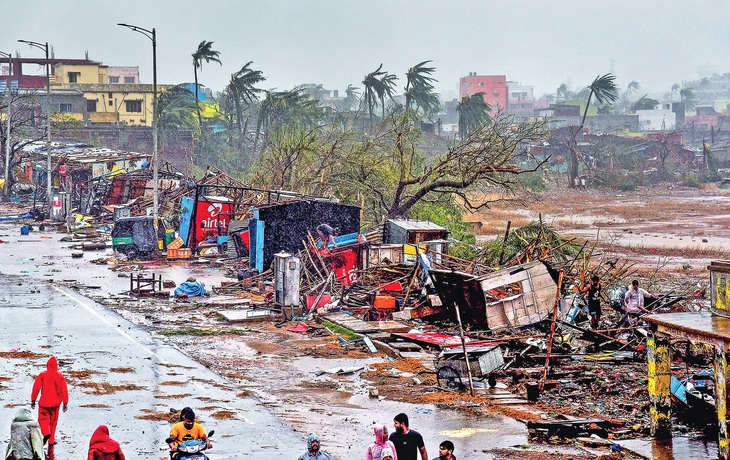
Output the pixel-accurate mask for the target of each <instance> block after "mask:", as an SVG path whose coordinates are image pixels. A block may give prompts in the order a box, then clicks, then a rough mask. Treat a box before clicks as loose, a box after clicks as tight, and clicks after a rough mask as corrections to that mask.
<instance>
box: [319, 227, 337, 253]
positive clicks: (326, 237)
mask: <svg viewBox="0 0 730 460" xmlns="http://www.w3.org/2000/svg"><path fill="white" fill-rule="evenodd" d="M317 234H318V235H319V239H320V241H322V247H323V248H326V247H328V246H329V245H330V243H332V246H334V247H337V243H335V229H334V228H332V227H330V226H329V225H327V224H320V225H318V226H317Z"/></svg>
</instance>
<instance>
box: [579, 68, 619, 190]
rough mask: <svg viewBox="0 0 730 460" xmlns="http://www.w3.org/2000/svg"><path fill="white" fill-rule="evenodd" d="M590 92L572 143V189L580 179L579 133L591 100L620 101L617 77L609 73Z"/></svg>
mask: <svg viewBox="0 0 730 460" xmlns="http://www.w3.org/2000/svg"><path fill="white" fill-rule="evenodd" d="M586 89H587V90H588V101H587V102H586V108H585V110H584V111H583V118H582V119H581V122H580V126H578V127H577V129H576V130H575V131H572V132H571V134H572V136H571V142H570V163H571V164H570V178H569V180H570V184H569V185H570V187H574V186H575V179H576V178H577V177H578V173H579V171H578V168H579V164H578V139H577V136H578V133H579V132H580V131H581V130H582V129H583V125H585V122H586V116H587V115H588V107H590V105H591V99H592V98H593V96H596V101H598V103H599V104H606V103H609V102H614V101H615V100H616V99H618V88H617V87H616V76H615V75H612V74H610V73H607V74H605V75H603V76H600V75H599V76H597V77H596V79H595V80H593V83H591V84H590V85H589V86H588V87H587V88H586Z"/></svg>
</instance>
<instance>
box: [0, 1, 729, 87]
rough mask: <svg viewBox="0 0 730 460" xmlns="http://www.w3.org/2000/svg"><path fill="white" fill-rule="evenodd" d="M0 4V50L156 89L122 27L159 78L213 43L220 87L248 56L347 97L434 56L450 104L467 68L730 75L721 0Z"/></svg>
mask: <svg viewBox="0 0 730 460" xmlns="http://www.w3.org/2000/svg"><path fill="white" fill-rule="evenodd" d="M0 11H1V12H2V13H0V14H1V15H2V17H3V19H2V21H0V22H1V23H2V26H0V51H5V52H12V53H15V52H16V51H20V52H21V55H22V56H24V57H30V56H37V55H38V54H39V53H40V51H38V50H35V49H32V48H30V47H28V46H27V45H23V44H20V43H17V41H16V40H17V39H26V40H33V41H39V42H45V41H48V42H49V43H50V44H51V45H52V46H53V47H54V49H55V55H56V57H58V58H61V57H65V58H83V57H84V53H85V52H86V51H88V52H89V56H90V57H91V58H92V59H95V60H99V61H102V62H103V63H105V64H107V65H132V66H139V68H140V73H141V77H142V80H143V82H148V83H151V82H152V65H151V46H150V43H149V41H147V39H145V38H144V37H142V36H141V35H139V34H135V33H134V32H132V31H129V30H127V29H123V28H122V27H118V26H116V23H118V22H127V23H131V24H135V25H139V26H142V27H146V28H150V29H151V28H152V27H155V28H156V29H157V34H158V81H159V82H160V83H181V82H184V81H192V80H193V70H192V58H191V56H190V55H191V53H192V52H193V51H194V50H195V49H196V48H197V45H198V43H200V42H201V41H202V40H209V41H213V42H215V43H214V49H216V50H218V51H220V52H221V60H222V62H223V65H222V66H219V65H218V64H210V65H204V66H203V69H202V72H201V73H200V76H199V79H200V82H201V83H203V84H205V85H206V86H209V87H211V88H212V89H214V90H216V91H218V90H221V89H223V87H224V86H225V84H226V83H227V81H228V79H229V78H230V74H231V73H232V72H234V71H236V70H238V69H239V68H240V67H241V66H242V65H243V64H245V63H246V62H247V61H253V62H254V64H253V68H255V69H259V70H261V71H263V73H264V75H265V76H266V77H267V81H266V82H264V84H263V85H262V86H263V87H264V88H265V89H270V88H278V89H280V90H284V89H290V88H292V87H293V86H295V85H298V84H301V83H322V84H323V85H324V86H325V88H328V89H339V90H340V91H341V92H342V91H343V90H344V89H345V88H346V87H347V85H348V84H350V83H352V84H355V85H356V86H359V87H362V84H361V83H360V82H361V81H362V79H363V76H364V75H365V74H366V73H368V72H370V71H372V70H374V69H376V68H377V67H378V65H380V63H383V68H384V69H385V70H387V71H388V72H390V73H394V74H396V75H398V76H399V78H400V79H401V80H400V81H399V86H401V87H402V86H404V84H405V83H404V81H403V77H402V75H403V74H404V73H405V71H406V70H407V69H408V67H410V66H412V65H414V64H417V63H418V62H421V61H424V60H429V59H430V60H433V65H434V66H435V67H436V75H435V76H436V78H437V79H438V80H439V82H438V83H437V84H436V87H437V90H438V91H439V92H440V93H441V94H442V95H443V96H444V97H445V98H454V97H456V96H457V95H458V81H459V77H461V76H465V75H466V74H467V73H468V72H471V71H476V72H477V73H479V74H505V75H507V79H508V80H515V81H519V82H521V83H522V84H524V85H533V86H534V87H535V93H536V96H539V95H541V94H542V93H545V92H554V91H555V89H556V88H557V87H558V86H559V85H560V84H561V83H562V82H567V83H568V85H569V86H570V87H571V88H574V89H578V87H581V86H586V85H587V84H589V83H590V82H591V81H592V80H593V78H594V77H595V76H596V75H597V74H599V73H601V74H603V73H606V72H609V71H611V70H614V71H615V73H616V75H617V80H618V83H619V84H620V85H622V86H625V85H626V84H627V83H628V82H630V81H631V80H636V81H638V82H639V83H640V84H641V86H642V91H645V92H646V91H649V92H666V91H668V90H669V88H670V87H671V85H672V84H673V83H675V82H679V83H681V81H682V80H689V79H694V78H697V77H698V75H699V74H698V69H699V68H705V69H709V70H710V71H714V72H720V73H722V72H730V63H728V56H730V27H729V24H730V8H728V7H727V5H725V4H724V3H723V2H716V1H704V0H691V1H679V0H677V1H669V2H649V1H635V0H605V1H600V2H599V1H596V0H583V1H568V0H553V1H544V0H531V1H510V0H502V1H499V2H497V1H486V0H483V1H471V0H466V1H459V0H456V1H435V0H418V1H416V0H413V1H410V0H408V1H399V0H370V1H348V0H310V1H304V0H298V1H297V0H288V1H275V0H259V1H249V0H229V1H222V0H207V1H191V0H144V1H143V0H116V1H109V0H63V1H58V0H0ZM612 60H613V61H614V62H615V64H614V66H613V68H612V67H611V62H612Z"/></svg>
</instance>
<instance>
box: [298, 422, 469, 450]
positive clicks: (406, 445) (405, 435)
mask: <svg viewBox="0 0 730 460" xmlns="http://www.w3.org/2000/svg"><path fill="white" fill-rule="evenodd" d="M393 427H394V428H395V431H394V432H393V433H390V435H388V427H387V426H386V425H375V426H374V427H373V431H374V433H375V441H374V442H373V443H372V444H370V445H369V446H368V448H367V450H366V451H365V460H418V456H419V454H420V457H421V460H428V453H427V452H426V444H425V443H424V441H423V436H421V433H419V432H418V431H416V430H412V429H411V428H410V425H409V423H408V415H406V414H403V413H400V414H398V415H396V416H395V417H394V418H393ZM299 460H330V456H329V455H327V454H326V453H324V452H322V450H321V442H320V438H319V436H317V434H316V433H311V434H310V435H309V437H308V438H307V451H306V452H304V453H303V454H302V455H301V456H300V457H299ZM433 460H456V456H455V455H454V443H453V442H451V441H449V440H446V441H443V442H442V443H441V444H439V455H438V457H434V458H433Z"/></svg>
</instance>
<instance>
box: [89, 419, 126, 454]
mask: <svg viewBox="0 0 730 460" xmlns="http://www.w3.org/2000/svg"><path fill="white" fill-rule="evenodd" d="M88 460H125V459H124V454H123V453H122V448H121V447H119V443H118V442H116V441H115V440H113V439H112V438H110V437H109V428H107V426H106V425H99V427H98V428H97V429H96V430H95V431H94V434H92V435H91V441H89V457H88Z"/></svg>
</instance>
